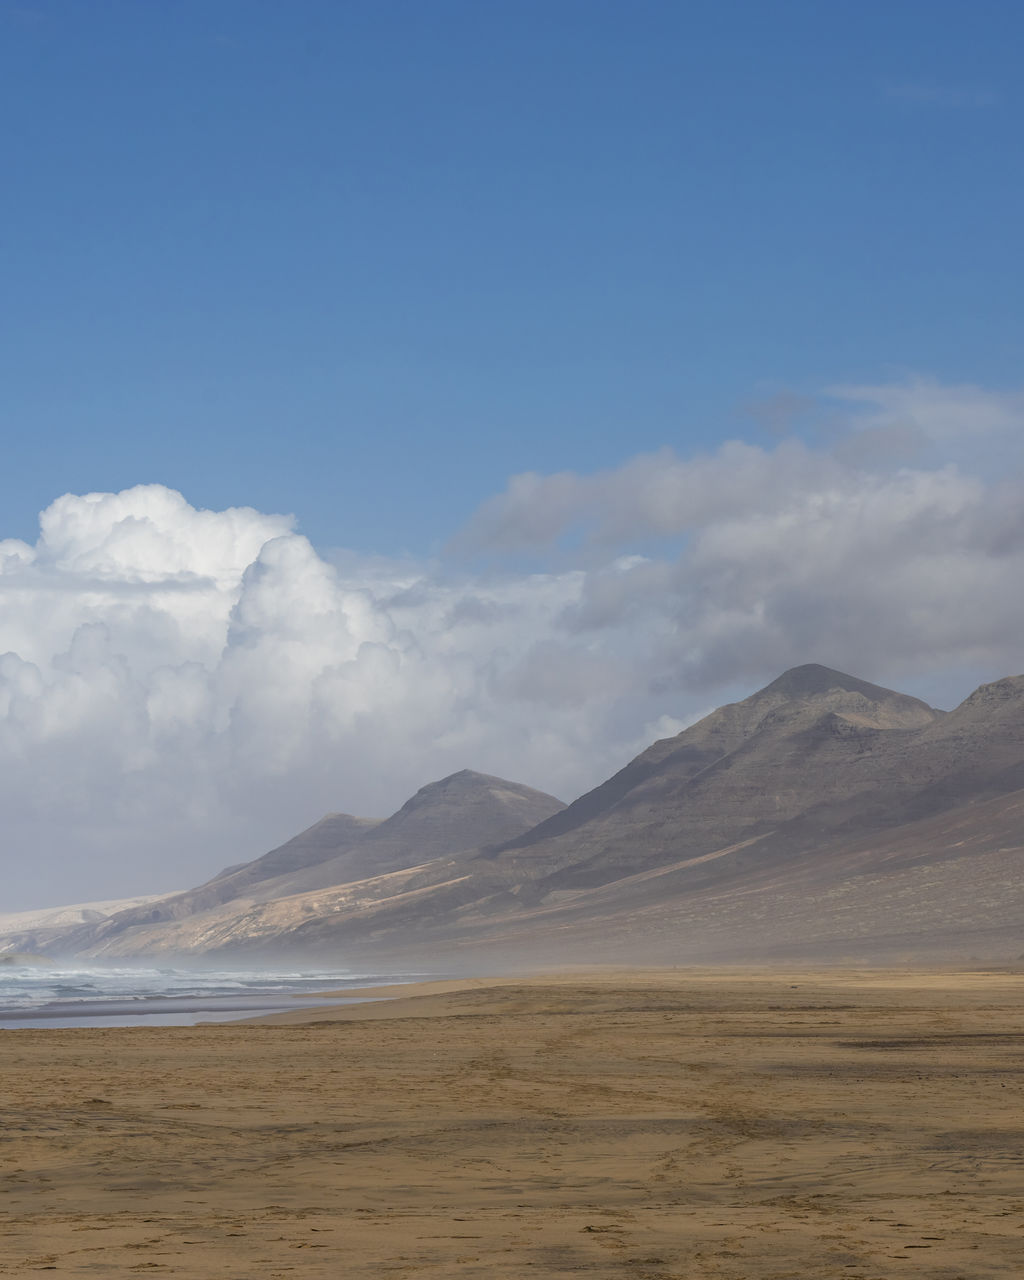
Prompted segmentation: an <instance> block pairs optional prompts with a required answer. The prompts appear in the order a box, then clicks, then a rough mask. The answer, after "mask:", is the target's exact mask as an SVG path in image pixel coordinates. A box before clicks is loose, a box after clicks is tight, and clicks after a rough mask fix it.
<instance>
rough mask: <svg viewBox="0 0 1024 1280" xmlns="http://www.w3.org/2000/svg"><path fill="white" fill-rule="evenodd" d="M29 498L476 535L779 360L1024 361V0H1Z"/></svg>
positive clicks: (13, 378)
mask: <svg viewBox="0 0 1024 1280" xmlns="http://www.w3.org/2000/svg"><path fill="white" fill-rule="evenodd" d="M0 33H2V36H0V100H2V102H3V110H4V119H5V127H4V130H3V138H2V142H0V173H2V180H3V188H4V192H5V195H4V228H5V234H4V237H3V240H4V245H3V250H2V252H3V263H2V274H3V279H4V295H5V300H4V303H3V308H2V323H3V331H2V335H0V360H2V366H0V377H2V388H3V390H2V401H0V412H2V430H3V434H4V440H5V445H4V467H3V471H2V476H0V502H2V507H3V510H4V511H5V512H6V513H7V524H6V530H5V531H6V532H7V533H9V534H15V535H18V536H21V537H29V536H34V529H35V524H36V517H37V514H38V512H39V510H40V509H41V508H42V507H43V506H45V505H46V503H47V502H49V501H50V500H51V499H52V498H53V497H55V496H57V494H58V493H61V492H64V491H72V492H85V491H88V490H104V491H105V490H116V489H120V488H122V487H125V486H127V485H131V484H135V483H138V482H140V481H159V482H162V483H165V484H168V485H171V486H173V487H175V488H178V489H180V490H181V491H182V492H184V493H185V494H186V496H187V497H189V498H190V500H191V501H193V502H194V503H197V504H199V505H202V506H209V507H218V508H219V507H222V506H226V505H231V504H239V503H242V504H252V505H255V506H257V507H259V508H261V509H265V510H285V511H289V512H294V513H295V514H296V515H297V516H298V518H299V522H300V527H301V528H302V529H303V530H304V531H306V532H307V533H308V534H309V535H310V536H311V537H312V538H313V540H314V541H315V542H316V543H317V544H318V545H321V546H348V547H354V548H357V549H359V550H364V551H374V552H382V553H394V552H398V551H409V552H413V553H421V552H423V551H424V550H433V549H436V548H438V547H439V546H441V545H443V544H444V542H445V540H446V539H447V538H448V537H449V536H450V535H451V534H452V533H453V532H454V530H455V529H456V528H457V527H458V526H459V524H460V523H461V522H462V521H463V520H464V519H465V518H466V517H467V516H468V515H469V513H470V512H471V511H472V510H473V509H474V508H475V506H476V505H477V504H478V503H479V502H480V501H481V500H483V499H484V498H485V497H487V496H488V495H490V494H491V493H494V492H496V491H498V490H500V489H501V488H502V487H503V486H504V484H505V481H506V479H507V477H508V476H509V475H510V474H512V473H514V472H518V471H524V470H537V471H541V472H550V471H558V470H561V469H565V468H577V469H578V468H583V469H589V468H597V467H607V466H611V465H614V464H616V463H618V462H620V461H622V460H623V459H624V458H626V457H628V456H630V455H632V454H634V453H636V452H639V451H645V450H650V449H656V448H659V447H661V446H663V445H666V444H671V445H672V446H674V447H675V448H676V449H677V450H679V451H681V452H683V453H687V452H690V451H692V450H694V449H698V448H709V447H714V445H715V444H716V443H717V442H718V441H719V440H721V439H723V438H727V437H733V436H740V437H744V438H749V439H753V440H758V439H763V438H764V437H763V435H762V434H761V428H760V427H759V426H758V424H757V423H756V422H754V421H752V420H751V418H750V417H749V415H748V414H747V413H746V412H745V408H744V406H746V405H747V404H748V402H749V401H751V400H756V399H758V398H760V397H763V396H764V395H766V394H771V393H772V392H774V391H776V390H778V389H779V388H795V389H797V390H799V391H801V392H804V393H809V394H814V393H816V392H817V391H818V390H819V389H820V388H822V387H824V386H827V385H829V384H833V383H837V382H839V383H861V382H878V381H881V380H884V379H886V378H889V377H892V376H898V375H900V374H901V373H903V372H904V371H908V370H909V371H913V372H916V373H923V374H928V375H932V376H936V377H939V378H941V379H943V380H946V381H952V382H961V381H968V382H976V383H981V384H984V385H987V386H992V387H1007V386H1011V385H1016V382H1017V380H1018V375H1019V358H1020V350H1021V338H1022V327H1021V326H1022V320H1021V310H1020V306H1019V298H1020V294H1021V287H1020V286H1021V281H1020V278H1019V277H1020V265H1019V263H1020V257H1019V254H1017V253H1016V252H1015V251H1014V249H1015V245H1016V244H1017V240H1018V230H1017V229H1018V228H1019V225H1020V224H1021V221H1022V220H1024V209H1022V187H1021V178H1020V173H1019V168H1018V166H1016V165H1015V164H1014V162H1013V160H1014V157H1015V155H1016V153H1017V150H1018V147H1019V126H1020V119H1021V103H1020V88H1019V75H1018V71H1019V66H1018V53H1019V48H1020V43H1021V37H1022V36H1024V11H1022V10H1021V9H1020V8H1019V6H1016V5H1014V4H1010V3H999V4H993V3H987V4H986V3H981V4H977V3H975V4H966V3H907V2H905V3H899V2H898V0H897V2H896V3H893V4H886V5H881V4H878V5H870V4H869V5H863V4H856V5H855V4H828V5H822V4H818V3H806V4H805V3H784V2H783V3H764V2H763V0H761V2H759V3H749V4H748V3H728V2H726V3H714V4H712V3H687V4H684V3H649V2H648V3H644V2H643V0H641V2H640V3H630V4H624V3H614V4H609V3H602V2H601V0H585V2H583V0H580V2H576V0H546V2H545V3H532V2H530V0H518V2H517V3H509V4H481V3H478V2H473V3H452V2H451V0H433V2H432V3H429V4H424V3H400V2H395V0H374V2H373V3H369V2H357V3H338V2H337V0H332V2H330V3H319V2H317V0H298V2H297V3H295V4H287V5H285V4H279V3H261V2H259V0H245V2H244V3H234V2H232V0H218V2H217V3H215V4H203V3H194V2H190V0H187V2H186V3H178V4H171V3H145V4H140V3H136V2H135V0H123V2H120V3H119V2H116V0H95V3H90V4H87V5H86V4H81V3H77V2H69V3H48V2H47V0H18V3H6V2H5V3H3V4H0Z"/></svg>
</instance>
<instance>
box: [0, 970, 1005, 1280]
mask: <svg viewBox="0 0 1024 1280" xmlns="http://www.w3.org/2000/svg"><path fill="white" fill-rule="evenodd" d="M416 991H417V992H418V994H412V995H410V994H409V989H404V990H403V991H402V993H401V998H400V999H398V1000H395V1001H393V1002H389V1003H386V1004H384V1003H381V1004H371V1005H363V1006H357V1007H352V1008H349V1009H342V1010H339V1009H335V1010H332V1011H331V1012H330V1013H329V1014H320V1013H314V1014H312V1015H311V1014H310V1012H309V1011H303V1012H301V1013H299V1014H295V1015H286V1016H285V1018H284V1019H280V1018H279V1019H276V1020H271V1021H270V1022H269V1023H262V1024H250V1025H245V1026H243V1025H239V1024H234V1025H231V1024H229V1025H222V1026H204V1027H196V1028H153V1029H134V1028H133V1029H116V1030H82V1029H76V1030H72V1031H60V1030H53V1031H42V1030H18V1031H7V1032H0V1073H2V1076H0V1078H2V1082H3V1086H2V1087H3V1095H2V1119H3V1147H2V1164H0V1190H2V1199H0V1208H2V1210H3V1221H2V1230H0V1274H2V1275H9V1276H18V1277H23V1276H28V1275H32V1274H35V1273H36V1272H37V1271H44V1270H48V1271H56V1272H57V1273H58V1274H59V1275H67V1276H86V1275H88V1276H100V1277H118V1276H129V1275H131V1276H137V1275H149V1274H151V1275H169V1276H187V1277H196V1278H197V1280H200V1278H201V1280H209V1278H211V1277H236V1278H237V1280H249V1278H250V1277H263V1276H293V1275H294V1276H301V1277H320V1276H324V1277H327V1276H329V1277H332V1280H333V1278H335V1277H364V1276H365V1277H370V1276H373V1277H404V1276H422V1277H437V1278H439V1280H440V1278H441V1277H462V1276H467V1277H468V1276H473V1277H476V1276H479V1277H484V1276H486V1277H494V1278H497V1280H506V1278H510V1277H518V1276H524V1277H525V1276H530V1277H547V1276H568V1275H587V1276H593V1277H595V1278H596V1277H609V1280H610V1278H612V1277H634V1278H635V1280H669V1277H673V1278H676V1280H683V1278H685V1280H699V1278H701V1277H727V1278H730V1280H768V1278H769V1277H777V1278H781V1277H795V1276H799V1277H813V1278H814V1280H819V1278H822V1277H849V1278H850V1280H854V1278H859V1280H866V1278H867V1277H873V1278H877V1280H889V1278H890V1277H893V1276H903V1275H906V1276H914V1277H922V1276H923V1277H929V1278H934V1280H940V1278H941V1280H954V1278H955V1277H969V1278H970V1280H975V1278H976V1277H977V1278H978V1280H980V1278H981V1277H985V1278H986V1280H988V1278H990V1277H996V1276H1007V1277H1009V1276H1013V1277H1018V1276H1020V1275H1021V1274H1022V1273H1024V1109H1022V1103H1024V1098H1022V1087H1024V1072H1022V1050H1024V1002H1022V996H1024V978H1022V977H1020V976H1017V975H1015V974H1011V973H977V974H958V973H942V974H934V973H933V974H920V973H918V974H912V973H908V974H901V973H862V974H855V973H827V972H823V971H816V972H810V971H800V972H795V971H794V972H792V973H787V974H779V973H775V974H772V975H769V974H765V973H756V972H747V973H739V972H718V973H712V972H699V971H694V970H679V971H661V972H657V973H645V972H635V973H629V974H624V973H612V972H602V971H593V972H587V973H575V974H563V975H560V976H558V977H556V978H537V979H530V980H523V979H506V980H504V981H499V980H494V981H490V982H480V983H448V984H434V985H433V986H429V987H426V988H423V989H416ZM289 1019H290V1021H289Z"/></svg>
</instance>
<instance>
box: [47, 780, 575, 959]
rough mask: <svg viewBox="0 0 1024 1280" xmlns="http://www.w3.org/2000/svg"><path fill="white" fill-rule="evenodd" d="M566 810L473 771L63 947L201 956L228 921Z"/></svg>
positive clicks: (332, 825) (327, 824) (323, 824)
mask: <svg viewBox="0 0 1024 1280" xmlns="http://www.w3.org/2000/svg"><path fill="white" fill-rule="evenodd" d="M563 807H564V806H563V804H562V802H561V801H560V800H556V799H555V797H554V796H549V795H545V794H544V793H543V792H541V791H536V790H534V789H533V788H532V787H526V786H523V785H522V784H521V783H516V782H508V781H506V780H505V779H503V778H495V777H491V776H490V775H488V774H482V773H474V772H473V771H472V770H469V769H464V770H462V771H461V772H459V773H455V774H452V775H451V776H450V777H447V778H443V779H441V781H439V782H433V783H430V784H428V785H427V786H425V787H422V788H421V789H420V790H419V791H418V792H417V793H416V795H414V796H413V797H412V798H411V799H410V800H408V801H407V802H406V803H405V804H404V805H403V806H402V808H401V809H399V810H398V812H397V813H395V814H393V815H392V816H391V817H390V818H388V819H387V820H386V821H383V822H374V821H372V820H369V819H365V818H353V817H351V816H350V815H349V814H332V815H330V816H328V817H326V818H324V819H322V820H321V821H320V822H318V823H316V824H315V825H314V826H312V827H310V828H309V829H308V830H306V831H304V832H302V833H301V834H300V835H298V836H296V837H295V838H294V839H293V840H289V841H288V842H287V843H286V844H284V845H281V846H280V848H278V849H274V850H272V851H271V852H270V853H267V854H264V855H263V857H261V858H257V859H256V860H255V861H254V862H250V863H246V864H244V865H242V866H241V867H233V868H228V869H227V870H226V871H225V872H222V873H221V874H220V875H219V876H216V877H214V879H213V880H210V881H208V882H207V883H206V884H204V885H200V886H199V887H198V888H196V889H191V890H189V891H188V892H186V893H181V894H177V895H176V896H175V897H173V898H167V899H163V900H161V901H160V902H158V903H154V904H152V906H150V907H142V908H139V909H135V910H132V911H125V912H121V913H119V914H118V915H115V916H112V917H111V918H110V919H107V920H103V921H102V922H100V923H98V924H96V925H92V926H89V925H87V926H84V927H83V928H80V929H77V930H74V931H72V932H70V933H66V934H65V935H63V936H62V937H61V939H60V940H59V943H58V944H56V945H59V948H60V949H61V950H62V951H67V952H69V953H75V954H88V955H135V954H146V953H149V952H152V951H160V952H166V951H169V950H170V951H188V950H194V949H195V948H196V947H197V945H199V944H198V943H197V938H199V937H205V936H207V933H208V932H209V930H210V929H211V928H212V929H213V930H214V931H215V932H216V930H217V928H218V927H219V926H220V924H221V923H222V922H226V921H231V920H233V919H235V918H236V917H239V916H240V917H242V918H245V919H253V918H255V917H254V916H253V911H254V909H255V908H257V907H258V905H259V904H261V903H266V902H270V901H275V900H277V899H282V898H288V899H290V898H291V897H293V896H294V895H299V894H303V893H305V894H308V893H309V892H310V891H313V890H320V889H328V890H329V889H330V888H331V887H332V886H335V885H338V884H345V883H348V882H351V881H359V880H362V879H364V878H365V877H373V876H384V877H385V879H386V877H387V876H388V875H389V874H391V873H394V872H396V871H402V870H405V869H406V868H409V867H415V866H419V865H421V864H423V863H428V864H429V863H431V862H433V861H434V860H436V859H437V858H438V857H439V856H440V855H442V854H444V855H451V854H457V853H459V852H460V851H463V850H469V849H474V850H475V849H477V848H479V847H480V846H481V845H486V844H491V843H495V842H499V841H503V840H508V839H509V838H510V837H511V836H514V835H518V834H520V833H521V832H523V831H525V830H527V829H528V828H530V827H532V826H534V825H536V823H538V822H541V821H543V820H544V819H545V818H547V817H549V816H550V815H551V814H552V813H555V812H557V811H558V810H559V809H561V808H563ZM257 914H258V913H257ZM304 914H305V915H307V916H308V914H309V913H308V911H306V912H305V913H304ZM193 918H195V919H197V921H198V923H196V924H193V923H191V922H192V921H193Z"/></svg>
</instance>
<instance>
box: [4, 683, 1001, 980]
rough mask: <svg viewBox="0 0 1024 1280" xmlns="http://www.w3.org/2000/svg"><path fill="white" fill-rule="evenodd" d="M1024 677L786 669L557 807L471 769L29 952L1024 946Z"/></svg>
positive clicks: (701, 952) (726, 951) (450, 958)
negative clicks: (875, 680)
mask: <svg viewBox="0 0 1024 1280" xmlns="http://www.w3.org/2000/svg"><path fill="white" fill-rule="evenodd" d="M1022 872H1024V676H1017V677H1010V678H1007V679H1004V680H999V681H996V682H995V683H992V684H987V685H983V686H981V688H979V689H978V690H976V691H975V692H974V693H973V694H971V696H970V697H969V698H967V699H966V700H965V701H964V702H963V703H961V705H960V706H959V707H957V708H956V709H955V710H953V711H951V712H948V713H946V712H941V711H936V710H935V709H933V708H931V707H929V706H927V705H926V704H925V703H924V702H921V701H920V700H918V699H916V698H912V697H908V696H907V695H905V694H901V693H897V692H894V691H892V690H889V689H884V688H882V687H880V686H878V685H874V684H870V683H868V682H867V681H864V680H860V679H857V678H856V677H853V676H849V675H845V674H843V673H841V672H838V671H833V670H831V669H829V668H827V667H822V666H818V665H808V666H802V667H797V668H794V669H793V670H791V671H787V672H785V673H784V674H783V675H781V676H780V677H779V678H778V679H777V680H775V681H773V682H772V683H771V684H769V685H768V686H766V687H765V688H764V689H761V690H760V691H759V692H757V693H754V694H752V695H751V696H750V697H748V698H746V699H744V700H743V701H741V702H737V703H733V704H730V705H728V706H724V707H721V708H719V709H718V710H717V711H714V712H713V713H712V714H711V715H709V716H707V717H705V718H704V719H703V720H701V721H699V722H698V723H697V724H694V725H692V726H691V727H689V728H687V729H685V730H684V731H683V732H682V733H680V734H678V735H676V736H675V737H672V738H666V739H663V740H662V741H659V742H656V743H654V744H653V745H652V746H651V747H649V748H648V749H647V750H646V751H644V752H643V753H641V754H640V755H639V756H637V757H636V758H635V759H634V760H632V761H630V762H629V763H628V764H627V765H626V766H625V768H623V769H622V770H620V771H619V772H618V773H617V774H615V775H614V776H613V777H612V778H609V779H608V780H607V781H606V782H604V783H602V784H601V785H600V786H598V787H596V788H595V789H594V790H592V791H590V792H588V793H587V794H585V795H583V796H581V797H580V798H579V799H577V800H576V801H575V802H574V803H572V804H570V805H568V806H565V805H563V804H562V803H561V802H560V801H558V800H556V799H555V798H554V797H552V796H549V795H545V794H544V793H542V792H539V791H535V790H532V789H531V788H529V787H525V786H521V785H519V784H516V783H511V782H506V781H504V780H502V779H499V778H494V777H489V776H486V775H482V774H478V773H473V772H471V771H468V770H466V771H463V772H461V773H457V774H454V775H452V776H451V777H449V778H445V779H443V780H441V781H440V782H436V783H432V784H430V785H429V786H426V787H424V788H422V790H420V791H419V792H418V793H417V794H416V795H415V796H414V797H412V799H410V800H409V801H408V802H407V803H406V804H405V805H403V807H402V808H401V809H400V810H399V811H398V812H397V813H396V814H394V815H393V816H392V817H390V818H388V819H387V820H385V821H383V822H377V821H374V820H369V819H364V818H356V817H352V816H351V815H347V814H331V815H329V816H327V817H325V818H323V819H322V820H321V821H320V822H318V823H317V824H315V825H314V826H313V827H311V828H309V830H307V831H305V832H302V833H301V834H300V835H298V836H296V837H295V838H294V839H293V840H290V841H288V842H287V843H286V844H284V845H282V846H280V848H278V849H275V850H272V851H271V852H270V853H267V854H264V855H263V856H262V857H260V858H257V859H256V860H255V861H253V862H249V863H245V864H241V865H238V866H234V867H230V868H228V869H226V870H225V871H223V872H221V873H220V874H219V875H217V876H214V877H213V878H212V879H211V880H209V881H208V882H207V883H206V884H204V885H201V886H198V887H197V888H195V889H192V890H189V891H188V892H185V893H181V894H176V895H173V896H171V897H168V898H164V899H161V900H159V901H155V902H147V903H144V904H142V905H139V906H136V907H132V908H129V909H128V910H124V911H120V912H117V913H114V914H112V915H110V916H108V917H106V918H104V919H101V920H99V921H96V920H92V921H88V922H85V923H81V924H78V925H76V926H73V927H70V928H68V929H65V930H64V931H63V932H62V933H61V934H60V936H59V937H57V938H54V937H52V936H47V937H45V938H42V939H34V938H33V937H32V936H31V935H25V934H21V935H19V936H18V938H17V939H16V940H15V939H13V938H11V939H10V940H9V942H8V945H9V946H10V947H12V948H13V947H14V945H15V941H16V942H17V945H18V946H19V947H20V948H22V949H24V948H26V947H32V946H33V945H34V944H35V945H37V944H41V945H42V946H43V947H44V948H46V949H48V950H49V951H51V952H66V953H74V954H76V955H87V956H94V957H98V956H104V957H115V956H116V957H128V956H133V957H137V956H152V955H168V954H188V955H203V956H214V955H215V956H217V957H218V961H219V962H222V963H226V962H230V961H231V960H233V959H237V960H238V961H240V962H241V961H242V960H243V959H244V960H245V961H246V962H248V961H250V960H251V959H252V958H253V957H256V956H261V955H264V956H271V955H273V956H275V957H276V956H281V955H289V956H295V957H302V958H308V959H309V960H311V961H318V962H326V961H330V962H332V963H346V962H348V961H350V960H351V959H353V958H355V957H357V956H359V957H361V956H364V955H370V954H373V955H376V956H378V957H379V956H380V955H381V954H382V953H387V954H388V955H390V956H396V957H397V956H401V957H403V959H407V960H412V959H416V958H418V959H419V960H420V961H422V960H424V959H430V960H431V961H433V962H434V963H437V962H438V961H441V960H443V961H444V962H445V963H448V964H454V963H456V962H458V961H459V960H460V959H461V958H468V957H473V962H474V963H476V964H479V962H480V960H479V958H480V956H481V954H485V955H487V956H489V957H491V958H493V959H495V960H497V959H499V958H500V959H502V960H506V959H509V958H520V959H523V960H539V959H541V958H545V959H560V958H566V959H579V960H595V959H608V960H609V961H615V962H625V961H629V962H634V963H635V962H643V961H650V962H658V963H672V962H679V963H682V962H693V961H700V960H702V959H707V960H714V961H716V962H721V961H722V960H728V959H730V958H735V959H737V960H749V959H752V958H764V959H771V958H773V957H779V956H791V957H798V956H812V955H813V956H815V957H819V958H820V957H826V958H828V957H833V958H835V959H851V958H852V959H856V960H858V961H865V962H868V961H871V960H878V959H889V960H891V959H894V958H899V957H906V958H908V959H909V958H924V957H928V958H943V957H947V958H949V959H951V960H953V959H964V958H967V957H970V956H976V957H980V958H1001V959H1006V958H1013V957H1016V956H1019V955H1020V954H1021V952H1024V875H1022V874H1021V873H1022Z"/></svg>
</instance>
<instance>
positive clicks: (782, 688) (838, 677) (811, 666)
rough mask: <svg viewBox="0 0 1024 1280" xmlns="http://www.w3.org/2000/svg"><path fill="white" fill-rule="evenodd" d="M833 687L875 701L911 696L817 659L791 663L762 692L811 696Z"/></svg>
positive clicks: (802, 696)
mask: <svg viewBox="0 0 1024 1280" xmlns="http://www.w3.org/2000/svg"><path fill="white" fill-rule="evenodd" d="M834 690H840V691H842V692H844V693H859V694H861V695H862V696H863V697H865V698H870V699H871V701H872V702H878V701H880V700H882V699H889V698H904V697H908V695H907V694H902V693H897V692H896V691H895V690H893V689H885V688H883V687H882V686H881V685H878V684H871V683H870V682H869V681H867V680H859V679H858V678H857V677H856V676H848V675H847V674H846V673H845V672H843V671H835V670H833V669H832V667H823V666H822V665H821V664H820V663H818V662H808V663H805V664H804V665H803V666H801V667H790V669H789V670H788V671H784V672H783V673H782V675H781V676H779V677H778V679H777V680H773V681H772V682H771V684H769V685H766V686H765V688H763V689H762V690H761V693H762V694H765V693H780V694H783V695H784V696H785V697H787V698H810V697H814V695H815V694H822V693H831V692H833V691H834ZM754 696H755V697H759V696H760V695H759V694H755V695H754ZM914 701H916V699H914Z"/></svg>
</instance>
